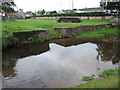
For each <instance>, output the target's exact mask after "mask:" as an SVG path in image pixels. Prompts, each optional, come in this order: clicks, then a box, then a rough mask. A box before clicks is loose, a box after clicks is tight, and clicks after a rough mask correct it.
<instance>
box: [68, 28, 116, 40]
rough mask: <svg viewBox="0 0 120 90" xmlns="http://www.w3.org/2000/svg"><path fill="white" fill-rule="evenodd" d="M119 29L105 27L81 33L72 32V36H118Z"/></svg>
mask: <svg viewBox="0 0 120 90" xmlns="http://www.w3.org/2000/svg"><path fill="white" fill-rule="evenodd" d="M117 35H118V29H117V28H110V27H104V28H100V29H97V30H94V31H90V32H83V33H80V34H72V35H71V36H70V37H83V38H92V37H95V38H103V37H110V36H117Z"/></svg>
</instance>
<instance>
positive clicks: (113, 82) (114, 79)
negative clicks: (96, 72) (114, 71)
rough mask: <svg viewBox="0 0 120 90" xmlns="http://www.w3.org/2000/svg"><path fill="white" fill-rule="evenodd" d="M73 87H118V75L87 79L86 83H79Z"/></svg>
mask: <svg viewBox="0 0 120 90" xmlns="http://www.w3.org/2000/svg"><path fill="white" fill-rule="evenodd" d="M75 88H118V75H114V76H109V77H106V78H103V79H99V80H95V81H89V82H88V83H86V84H81V85H79V86H77V87H75Z"/></svg>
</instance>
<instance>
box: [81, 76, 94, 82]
mask: <svg viewBox="0 0 120 90" xmlns="http://www.w3.org/2000/svg"><path fill="white" fill-rule="evenodd" d="M90 80H93V77H92V76H84V77H83V78H82V81H90Z"/></svg>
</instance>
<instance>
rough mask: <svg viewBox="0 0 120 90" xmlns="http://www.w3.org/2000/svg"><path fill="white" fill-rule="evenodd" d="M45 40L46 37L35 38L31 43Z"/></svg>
mask: <svg viewBox="0 0 120 90" xmlns="http://www.w3.org/2000/svg"><path fill="white" fill-rule="evenodd" d="M44 41H45V39H44V38H41V37H39V38H36V39H33V40H32V41H31V43H32V44H38V43H42V42H44Z"/></svg>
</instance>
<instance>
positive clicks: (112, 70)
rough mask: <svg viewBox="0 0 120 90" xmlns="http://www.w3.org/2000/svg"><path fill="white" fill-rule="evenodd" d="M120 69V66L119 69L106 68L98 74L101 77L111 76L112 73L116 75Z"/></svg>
mask: <svg viewBox="0 0 120 90" xmlns="http://www.w3.org/2000/svg"><path fill="white" fill-rule="evenodd" d="M119 71H120V68H119V69H115V70H114V69H108V70H105V71H103V72H101V73H100V74H98V76H100V77H107V76H111V75H115V74H118V73H119Z"/></svg>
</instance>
